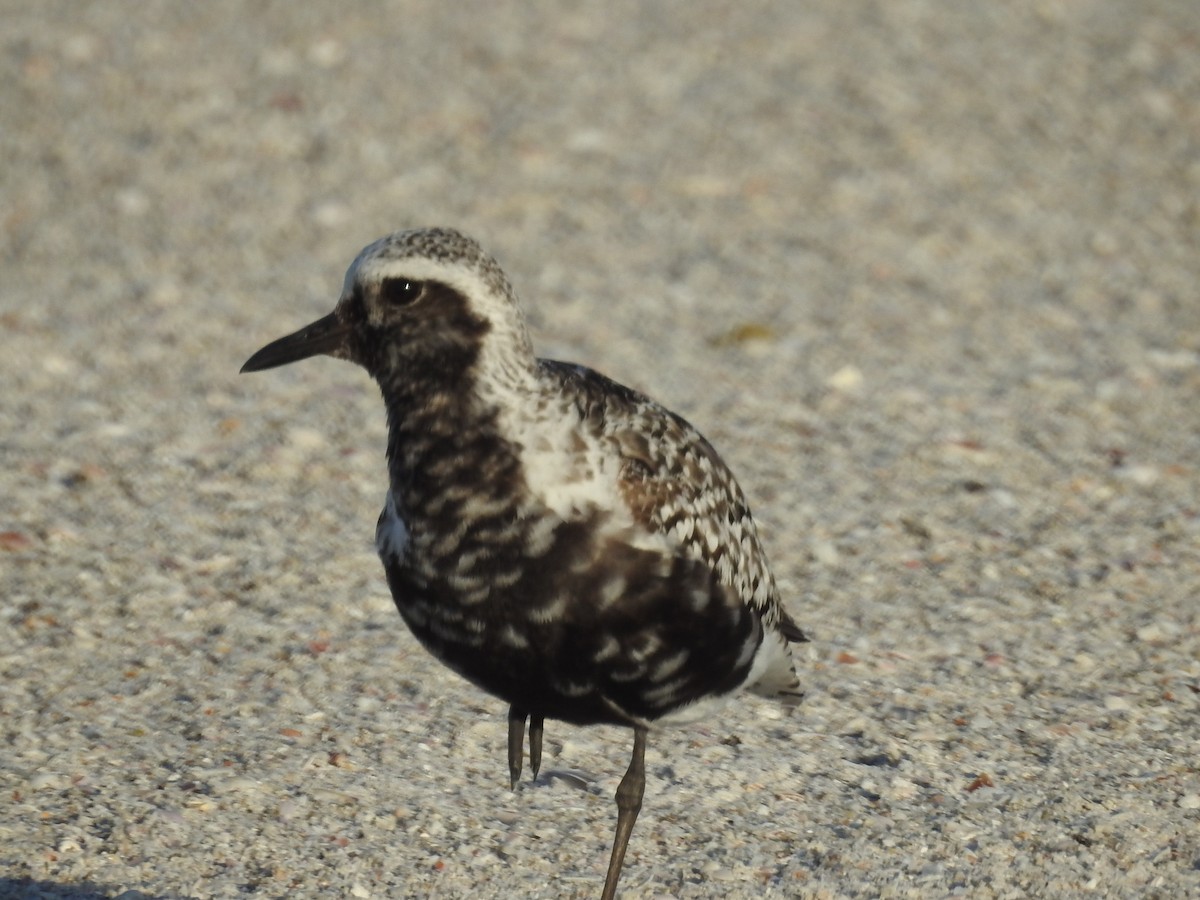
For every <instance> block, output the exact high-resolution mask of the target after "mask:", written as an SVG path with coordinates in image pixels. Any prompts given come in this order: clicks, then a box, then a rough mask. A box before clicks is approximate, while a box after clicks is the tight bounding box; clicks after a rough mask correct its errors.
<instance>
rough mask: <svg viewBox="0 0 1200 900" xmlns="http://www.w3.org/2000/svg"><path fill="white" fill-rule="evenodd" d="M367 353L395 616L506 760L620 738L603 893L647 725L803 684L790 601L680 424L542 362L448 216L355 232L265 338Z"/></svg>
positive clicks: (517, 766) (517, 761)
mask: <svg viewBox="0 0 1200 900" xmlns="http://www.w3.org/2000/svg"><path fill="white" fill-rule="evenodd" d="M317 355H326V356H331V357H334V358H337V359H342V360H347V361H350V362H353V363H356V364H358V365H359V366H361V367H363V368H364V369H366V371H367V373H368V374H369V375H370V376H371V377H372V378H373V379H374V381H375V382H376V383H377V384H378V386H379V389H380V393H381V394H382V396H383V401H384V405H385V407H386V411H387V426H388V440H387V470H388V490H387V493H386V497H385V502H384V508H383V511H382V513H381V514H380V516H379V520H378V522H377V525H376V531H375V544H376V549H377V550H378V553H379V556H380V559H381V561H382V563H383V568H384V572H385V575H386V578H387V583H388V586H389V588H390V590H391V594H392V597H393V599H394V601H395V605H396V608H397V609H398V610H399V613H400V616H401V617H402V618H403V620H404V622H405V623H406V624H407V626H408V628H409V629H410V630H411V632H412V633H413V635H415V637H416V638H417V640H418V641H419V642H420V643H421V644H422V645H423V646H424V647H425V648H426V649H427V650H428V651H429V652H430V653H432V654H433V656H435V657H436V658H437V659H438V660H440V661H441V662H442V663H444V664H445V665H446V666H448V667H449V668H450V669H452V670H453V671H454V672H456V673H458V674H459V675H461V676H462V677H464V678H466V679H467V680H468V681H470V682H472V683H473V684H474V685H475V686H477V687H478V688H480V689H482V690H483V691H484V692H486V693H488V694H491V695H493V696H495V697H497V698H499V699H500V700H502V701H503V702H505V703H507V704H508V775H509V782H510V786H511V787H512V788H514V789H515V787H516V785H517V783H518V780H519V778H520V775H521V770H522V766H523V755H524V741H525V727H526V724H527V723H528V726H529V732H528V737H529V763H530V768H531V770H532V772H533V776H534V778H535V779H536V777H537V773H538V771H539V769H540V766H541V757H542V739H543V731H544V720H545V719H553V720H558V721H563V722H566V723H568V724H572V725H579V726H587V725H611V726H621V727H624V728H629V729H631V730H632V732H633V751H632V754H631V758H630V763H629V767H628V769H627V770H626V772H625V774H624V776H623V777H622V778H621V780H620V782H619V785H618V787H617V791H616V797H615V799H616V805H617V824H616V831H615V834H614V837H613V844H612V851H611V854H610V857H609V865H608V870H607V875H606V877H605V882H604V887H603V892H602V894H601V897H602V898H603V900H612V898H614V897H615V895H616V889H617V882H618V880H619V878H620V876H621V871H622V868H623V864H624V860H625V854H626V850H627V848H628V845H629V839H630V834H631V833H632V831H633V826H634V823H635V821H636V820H637V817H638V813H639V812H640V810H641V808H642V800H643V797H644V793H645V783H646V775H645V749H646V742H647V736H648V734H649V733H650V732H651V731H652V730H655V731H657V730H658V729H659V728H661V727H663V726H669V725H675V724H684V723H687V722H694V721H699V720H703V719H705V718H708V717H711V716H713V715H715V714H716V713H717V711H718V710H719V708H720V706H721V704H723V703H725V702H726V701H728V700H729V699H730V698H731V697H733V696H735V695H737V694H739V693H740V692H741V691H742V690H744V689H748V690H750V691H752V692H755V693H757V694H760V695H763V696H766V697H769V698H774V699H776V700H778V701H780V702H782V703H783V704H784V705H785V706H787V707H789V708H790V707H794V706H796V705H797V704H798V703H799V702H800V700H801V698H802V696H803V691H802V690H801V688H800V683H799V679H798V677H797V674H796V667H795V662H794V659H793V656H792V652H791V648H790V645H791V644H794V643H798V642H802V641H806V640H808V638H807V637H806V636H805V634H804V632H803V631H802V630H801V629H800V627H799V626H798V625H797V624H796V622H795V621H794V620H793V619H792V618H791V617H790V615H789V614H788V613H787V611H786V610H785V609H784V606H783V604H782V602H781V599H780V594H779V590H778V588H777V586H776V582H775V579H774V577H773V575H772V573H771V569H770V567H769V565H768V562H767V557H766V554H765V552H764V550H763V547H762V543H761V541H760V539H759V535H758V531H757V528H756V526H755V523H754V520H753V518H752V517H751V513H750V508H749V506H748V504H747V501H746V498H745V495H744V494H743V492H742V489H741V488H740V486H739V485H738V482H737V480H736V479H735V478H734V476H733V474H732V473H731V471H730V470H729V468H728V466H726V464H725V463H724V461H723V460H722V459H721V457H720V456H719V455H718V454H717V452H716V450H714V449H713V447H712V445H711V444H710V443H709V442H708V441H707V440H706V439H705V438H704V437H703V436H702V435H701V434H700V432H699V431H697V430H696V429H695V428H694V427H693V426H692V425H691V424H689V423H688V422H687V421H686V420H685V419H683V418H682V417H681V416H679V415H677V414H675V413H673V412H671V411H669V410H668V409H666V408H665V407H663V406H662V405H660V404H658V403H656V402H655V401H653V400H651V399H650V398H648V397H647V396H645V395H643V394H642V393H639V392H638V391H635V390H633V389H632V388H629V387H626V386H624V385H622V384H619V383H618V382H616V381H613V380H611V379H609V378H607V377H605V376H604V375H601V374H599V373H598V372H595V371H593V370H592V369H589V368H586V367H584V366H581V365H576V364H572V363H566V362H560V361H556V360H550V359H541V358H538V357H537V356H536V355H535V353H534V349H533V344H532V340H531V338H530V334H529V330H528V328H527V326H526V324H525V319H524V315H523V312H522V309H521V306H520V304H519V302H518V299H517V295H516V292H515V291H514V289H513V287H512V285H511V283H510V281H509V279H508V278H507V276H506V275H505V274H504V272H503V270H502V269H501V267H500V265H499V264H498V263H497V262H496V260H495V259H494V258H493V257H492V256H490V255H488V254H487V253H486V252H485V251H484V250H483V249H482V248H481V247H480V245H479V244H478V243H477V242H476V241H475V240H474V239H472V238H470V237H468V236H466V235H465V234H463V233H461V232H459V231H457V230H455V229H451V228H419V229H410V230H404V231H397V232H395V233H393V234H389V235H387V236H386V237H383V238H381V239H379V240H377V241H375V242H374V243H372V244H370V245H368V246H367V247H366V248H364V249H363V250H362V251H361V252H360V253H359V254H358V256H357V257H356V258H355V259H354V261H353V263H352V264H351V265H350V267H349V269H348V271H347V272H346V276H345V280H344V282H343V287H342V292H341V295H340V298H339V299H338V301H337V303H336V305H335V307H334V309H333V311H332V312H331V313H329V314H328V315H326V316H324V317H323V318H320V319H318V320H316V321H315V322H313V323H311V324H310V325H307V326H305V327H304V328H301V329H300V330H299V331H296V332H294V333H292V334H290V335H288V336H286V337H283V338H280V339H278V340H276V341H273V342H271V343H269V344H267V345H266V346H265V347H263V348H262V349H260V350H259V351H258V352H256V353H254V354H253V355H252V356H251V357H250V358H249V359H248V360H247V361H246V363H245V364H244V365H243V366H242V369H241V371H242V372H257V371H261V370H264V369H271V368H274V367H276V366H281V365H284V364H287V363H293V362H297V361H299V360H302V359H306V358H309V357H313V356H317Z"/></svg>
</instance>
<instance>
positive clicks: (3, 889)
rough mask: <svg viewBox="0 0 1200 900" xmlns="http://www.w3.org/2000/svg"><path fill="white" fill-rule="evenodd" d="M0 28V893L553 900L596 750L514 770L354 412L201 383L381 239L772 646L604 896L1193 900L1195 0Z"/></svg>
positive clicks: (335, 9)
mask: <svg viewBox="0 0 1200 900" xmlns="http://www.w3.org/2000/svg"><path fill="white" fill-rule="evenodd" d="M0 11H2V17H3V22H4V29H3V32H4V36H3V44H2V46H3V50H4V52H3V57H2V59H3V80H2V81H0V109H2V111H3V122H4V125H3V128H2V129H0V148H2V151H3V166H2V168H0V186H2V188H0V190H2V196H3V217H2V219H0V241H2V251H3V257H4V278H3V286H2V287H0V334H2V335H3V342H4V343H3V346H4V353H3V358H4V363H3V365H4V380H5V390H4V391H3V393H2V394H0V585H2V588H3V590H2V594H0V611H2V613H3V621H4V623H5V625H6V628H7V631H6V639H5V640H4V641H3V643H2V645H0V678H2V682H0V739H2V740H3V744H4V746H5V748H6V749H5V751H4V753H3V756H2V757H0V896H4V897H13V896H16V897H53V898H94V897H120V898H122V900H134V898H143V900H144V898H207V897H231V896H235V895H241V894H248V895H256V896H263V897H302V898H308V897H364V898H366V897H380V898H384V897H427V896H428V897H444V898H456V897H505V898H511V897H536V898H558V897H573V896H579V897H588V896H594V895H596V894H597V893H598V892H599V887H600V884H601V882H602V881H603V874H604V867H605V864H606V859H607V854H608V847H609V843H610V841H611V836H612V828H613V823H614V821H615V805H614V803H613V800H612V794H613V791H614V790H615V788H616V784H617V781H618V779H619V777H620V775H621V774H622V772H623V771H624V768H625V766H626V764H627V761H628V752H629V746H630V737H629V734H628V733H627V732H623V731H620V730H612V729H602V728H597V729H578V728H573V727H568V726H565V725H562V724H560V723H553V722H551V723H547V731H546V742H547V746H546V755H547V759H546V763H545V769H546V771H544V773H543V775H542V777H541V778H539V779H538V781H537V782H536V783H531V782H528V781H527V782H526V783H524V784H522V785H521V786H520V787H519V788H518V790H517V791H516V792H515V793H511V792H510V791H509V790H508V788H507V771H506V764H505V761H504V759H505V757H504V753H505V751H504V746H505V744H504V741H505V725H504V715H503V713H504V709H503V707H502V705H501V704H500V703H499V702H497V701H495V700H493V699H491V698H489V697H487V696H485V695H484V694H482V693H480V692H478V691H476V690H474V689H473V688H471V687H469V686H467V685H466V684H465V683H463V682H461V681H460V680H458V679H457V678H456V677H455V676H453V675H452V674H450V673H449V672H448V671H446V670H444V669H443V668H441V667H440V666H439V665H438V664H437V663H435V662H434V661H433V660H432V659H431V658H429V657H428V656H427V655H426V654H425V653H424V652H423V651H422V650H421V649H420V648H419V647H418V646H417V645H416V643H415V641H414V640H413V639H412V638H411V637H410V635H409V634H408V633H407V632H406V630H405V629H404V627H403V625H402V623H401V622H400V620H399V617H398V616H397V615H396V613H395V610H394V609H393V608H392V605H391V601H390V598H389V596H388V594H387V589H386V586H385V584H384V581H383V577H382V570H381V568H380V566H379V563H378V560H377V559H376V558H375V555H374V548H373V535H374V526H375V517H376V515H377V513H378V509H379V506H380V504H381V500H382V496H383V491H384V486H385V473H384V466H383V449H384V421H383V411H382V407H381V405H380V403H379V398H378V396H377V392H376V390H375V388H374V387H373V386H372V385H371V384H370V382H369V381H368V379H367V378H366V376H365V375H364V374H363V373H362V372H360V371H359V370H357V369H355V368H353V367H351V366H348V365H345V364H344V363H338V362H335V361H329V360H321V361H314V362H309V363H305V364H303V365H299V366H295V367H289V368H287V369H282V370H279V371H277V372H271V373H266V374H263V375H256V376H253V377H250V376H244V377H239V376H238V374H237V370H238V367H239V366H240V365H241V363H242V362H243V361H244V360H245V359H246V357H247V356H248V355H249V354H250V353H251V352H252V351H253V350H255V349H257V348H258V347H259V346H261V345H262V344H263V343H265V342H266V341H267V340H269V339H272V338H275V337H277V336H279V335H282V334H284V333H286V332H289V331H291V330H293V329H294V328H296V327H298V326H300V325H302V324H304V323H306V322H308V321H310V320H311V319H313V318H315V317H316V316H317V315H320V314H323V313H324V312H326V311H327V310H328V309H329V308H330V307H331V306H332V304H333V301H334V300H335V299H336V295H337V293H338V291H339V290H340V285H341V278H342V273H343V271H344V269H345V267H346V265H347V264H348V263H349V261H350V260H351V258H352V257H353V256H354V254H355V253H357V252H358V250H359V249H360V247H362V246H363V245H364V244H366V243H368V242H369V241H371V240H373V239H374V238H376V237H378V236H380V235H381V234H384V233H386V232H388V231H391V230H394V229H397V228H403V227H411V226H417V225H431V224H445V225H454V226H458V227H461V228H463V229H465V230H466V231H468V232H469V233H471V234H473V235H475V236H476V237H478V238H479V239H480V240H481V241H482V242H483V243H484V244H485V246H487V247H488V248H490V249H491V250H492V251H493V252H494V253H495V254H496V255H497V257H498V258H499V259H500V260H501V262H502V264H503V265H504V266H505V267H506V268H507V270H508V272H509V274H510V275H511V277H512V279H513V281H514V282H515V283H516V285H517V287H518V290H519V291H520V292H521V294H522V295H523V297H524V298H525V302H526V305H527V308H528V310H529V315H530V320H531V323H532V327H533V330H534V333H535V341H536V342H537V345H538V346H539V348H540V350H541V352H543V353H544V354H545V355H548V356H555V357H560V358H568V359H574V360H577V361H580V362H584V363H587V364H590V365H593V366H595V367H597V368H599V369H601V370H602V371H604V372H606V373H608V374H611V375H613V376H615V377H617V378H618V379H620V380H623V381H626V382H628V383H630V384H632V385H634V386H636V387H639V388H641V389H643V390H646V391H648V392H650V393H651V394H653V395H654V396H656V397H658V398H659V399H661V400H662V401H664V402H665V403H667V404H668V405H670V406H671V407H673V408H675V409H676V410H678V411H679V412H680V413H682V414H684V415H685V416H687V417H688V418H689V419H691V420H692V421H693V422H694V423H695V424H697V425H698V426H699V427H700V428H701V429H702V430H703V431H704V432H705V433H706V434H708V436H709V437H710V438H711V439H712V440H713V442H714V443H715V444H716V445H717V446H718V448H720V449H721V451H722V452H723V453H724V455H725V456H726V458H727V459H728V460H729V462H730V463H731V465H732V466H733V468H734V469H735V471H736V472H737V473H738V474H739V477H740V478H741V480H742V483H743V486H744V487H745V489H746V492H747V494H748V495H749V497H750V498H751V502H752V505H753V507H754V509H755V512H756V515H757V517H758V518H759V520H760V524H761V527H762V530H763V531H764V537H765V541H766V543H767V546H768V549H769V552H770V553H771V556H772V560H773V563H774V566H775V569H776V572H777V575H778V576H779V578H780V581H781V583H782V587H783V589H784V592H785V598H786V602H787V605H788V607H789V609H790V610H791V612H792V613H793V615H794V617H795V618H796V619H797V620H798V621H799V622H800V623H801V624H802V625H803V626H804V627H805V628H806V629H807V630H808V631H809V632H810V634H811V635H812V637H813V638H814V640H813V643H812V644H810V645H808V646H806V647H805V648H803V650H802V652H801V654H800V655H801V660H800V662H801V669H802V672H803V679H804V681H805V683H806V685H807V686H808V687H809V689H810V693H809V698H808V699H807V700H806V702H805V704H804V705H803V706H802V707H801V709H800V711H799V713H798V714H797V715H796V716H793V717H790V718H789V717H786V716H784V715H783V714H782V713H781V712H780V710H779V709H777V708H775V707H773V706H772V705H770V704H769V703H766V702H764V701H759V700H753V699H748V700H746V701H745V702H739V703H737V704H735V705H733V706H731V707H730V708H729V709H728V710H727V712H726V713H725V714H724V715H723V716H722V717H721V718H719V719H713V720H711V721H708V722H706V723H701V724H700V725H697V726H693V727H691V728H689V729H686V730H679V731H672V732H666V733H662V734H658V735H655V736H654V737H653V738H652V741H651V744H650V748H649V750H648V752H647V772H648V786H647V794H646V805H645V808H644V810H643V812H642V816H641V819H640V820H639V822H638V825H637V828H636V830H635V831H634V835H633V841H632V844H631V848H630V855H629V858H628V859H627V861H626V866H625V877H624V879H623V882H622V887H623V889H624V890H623V895H624V896H626V897H664V898H665V897H679V898H702V897H720V898H743V897H745V898H750V897H753V898H761V897H813V898H842V897H847V898H851V897H872V898H873V897H888V898H899V897H913V898H930V897H933V898H936V897H949V896H964V897H972V898H974V897H981V898H991V897H997V898H1024V897H1030V896H1036V897H1043V898H1056V897H1079V896H1085V895H1087V896H1102V897H1133V896H1137V897H1151V898H1179V897H1185V896H1192V897H1196V896H1200V763H1198V762H1197V760H1198V759H1200V599H1198V598H1200V478H1198V467H1200V461H1198V452H1200V405H1198V401H1197V394H1198V392H1200V302H1198V298H1197V293H1198V291H1200V287H1198V286H1200V105H1198V103H1200V19H1198V18H1197V16H1196V7H1195V2H1194V0H1176V2H1166V0H1148V2H1141V3H1137V4H1133V3H1125V2H1120V0H1076V2H1065V0H1044V2H1017V3H1009V4H947V3H933V2H920V0H896V2H891V3H886V4H885V3H844V2H840V0H811V2H806V3H803V4H800V3H757V2H756V3H740V4H739V3H719V2H711V0H703V2H688V3H683V2H676V3H659V4H652V3H634V2H628V0H616V2H607V3H603V4H601V3H591V2H585V3H575V4H553V3H530V4H516V3H499V4H496V3H478V2H468V3H459V4H448V3H442V2H409V3H386V4H384V3H354V4H350V3H333V2H313V3H303V4H301V3H281V2H273V3H253V4H250V3H235V2H230V0H214V2H208V3H202V4H201V3H197V4H182V3H165V2H152V3H145V4H134V3H132V2H124V3H122V2H103V0H100V2H94V3H88V4H79V3H75V2H66V0H42V2H38V3H19V2H15V0H2V2H0Z"/></svg>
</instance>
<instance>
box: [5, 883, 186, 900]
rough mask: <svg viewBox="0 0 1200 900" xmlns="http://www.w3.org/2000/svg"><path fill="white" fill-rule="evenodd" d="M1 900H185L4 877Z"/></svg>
mask: <svg viewBox="0 0 1200 900" xmlns="http://www.w3.org/2000/svg"><path fill="white" fill-rule="evenodd" d="M0 898H6V900H7V898H12V900H185V898H184V897H183V896H182V895H179V894H147V893H146V892H144V891H135V890H121V889H119V888H114V887H109V886H106V885H102V884H92V883H91V882H88V881H77V882H74V883H72V884H64V883H62V882H58V881H39V880H38V879H36V878H3V877H0Z"/></svg>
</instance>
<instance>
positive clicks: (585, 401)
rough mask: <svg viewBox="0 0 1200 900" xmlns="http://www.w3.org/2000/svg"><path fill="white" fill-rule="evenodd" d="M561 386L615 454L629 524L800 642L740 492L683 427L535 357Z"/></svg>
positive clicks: (615, 387)
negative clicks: (663, 541) (702, 568)
mask: <svg viewBox="0 0 1200 900" xmlns="http://www.w3.org/2000/svg"><path fill="white" fill-rule="evenodd" d="M542 366H543V368H544V370H545V371H546V372H547V373H548V374H550V375H552V376H553V377H554V378H556V379H558V380H559V381H561V382H563V383H564V385H566V384H568V383H569V387H570V388H571V389H572V390H571V391H570V393H572V394H574V396H576V397H578V398H579V401H578V402H579V404H580V411H581V414H582V417H583V420H584V422H585V423H586V424H588V425H589V426H590V427H591V428H592V429H593V431H594V433H596V434H597V435H599V436H601V437H602V438H603V439H605V440H608V441H611V442H612V443H613V444H614V445H615V446H616V448H617V450H618V452H619V454H620V457H621V461H622V463H621V471H620V473H619V488H620V491H621V494H622V496H623V498H624V499H625V501H626V504H627V505H628V507H629V510H630V512H631V514H632V515H633V517H634V520H635V521H636V522H637V523H638V524H639V525H640V526H641V527H642V528H645V529H646V530H647V531H649V532H651V533H654V534H660V535H663V536H664V537H666V538H667V539H668V541H669V542H671V543H672V544H674V545H675V546H676V547H678V548H679V550H680V551H681V552H682V553H683V554H684V555H686V556H687V557H690V558H691V559H694V560H699V561H703V562H704V563H705V564H706V565H708V566H709V567H710V568H711V570H712V572H713V574H714V576H715V578H716V581H717V582H718V583H719V584H721V585H724V586H727V587H731V588H733V589H734V590H735V591H736V592H737V594H738V595H739V596H740V597H741V598H743V600H744V601H745V602H746V603H747V604H748V605H749V606H750V607H751V609H753V610H754V611H755V612H756V613H757V614H758V615H759V616H761V617H762V619H763V621H764V624H766V625H767V627H768V628H772V629H774V630H776V631H778V632H779V633H780V634H781V635H782V636H783V637H784V638H786V639H787V640H789V641H804V640H807V638H806V637H805V636H804V633H803V632H802V631H801V629H800V628H799V627H798V626H797V625H796V623H795V622H794V621H792V619H791V618H790V617H789V616H788V615H787V613H786V612H785V611H784V609H783V606H782V604H781V602H780V600H779V594H778V591H777V589H776V587H775V581H774V579H773V577H772V575H771V572H770V569H769V568H768V566H767V561H766V556H765V554H764V552H763V549H762V545H761V543H760V541H759V538H758V531H757V529H756V527H755V525H754V520H753V518H752V517H751V515H750V509H749V507H748V505H747V503H746V498H745V496H744V495H743V493H742V489H741V487H740V486H739V485H738V483H737V480H736V479H735V478H734V476H733V473H732V472H730V470H729V467H728V466H726V465H725V462H724V461H723V460H722V459H721V457H720V456H719V455H718V454H717V451H716V450H714V449H713V447H712V445H711V444H709V442H708V441H707V440H706V439H705V438H704V436H703V435H701V434H700V432H699V431H697V430H696V429H695V428H694V427H693V426H692V425H691V424H690V423H688V422H687V421H686V420H685V419H683V418H682V417H680V416H678V415H676V414H675V413H672V412H671V411H670V410H668V409H666V408H664V407H663V406H661V405H659V404H658V403H655V402H654V401H653V400H651V399H649V398H648V397H646V396H644V395H642V394H640V393H638V392H637V391H635V390H633V389H631V388H628V387H625V386H624V385H622V384H619V383H617V382H615V381H612V380H611V379H609V378H606V377H605V376H603V375H601V374H599V373H598V372H595V371H593V370H591V369H588V368H586V367H583V366H577V365H571V364H568V363H561V362H555V361H551V360H543V361H542Z"/></svg>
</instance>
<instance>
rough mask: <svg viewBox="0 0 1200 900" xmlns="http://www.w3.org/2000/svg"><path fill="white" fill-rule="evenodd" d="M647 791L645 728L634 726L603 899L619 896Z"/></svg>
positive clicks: (622, 781) (621, 784)
mask: <svg viewBox="0 0 1200 900" xmlns="http://www.w3.org/2000/svg"><path fill="white" fill-rule="evenodd" d="M645 792H646V729H645V728H635V729H633V758H632V759H630V760H629V768H628V769H627V770H626V771H625V777H624V778H622V779H621V783H620V784H619V785H617V834H616V837H614V838H613V849H612V858H611V859H610V860H609V861H608V877H607V878H605V879H604V893H602V894H601V895H600V900H614V898H615V897H616V896H617V880H618V879H619V878H620V877H621V865H622V864H623V863H624V862H625V850H626V848H627V847H628V846H629V835H630V834H631V833H632V832H633V823H634V822H636V821H637V817H638V813H639V812H640V811H641V809H642V794H644V793H645Z"/></svg>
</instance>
